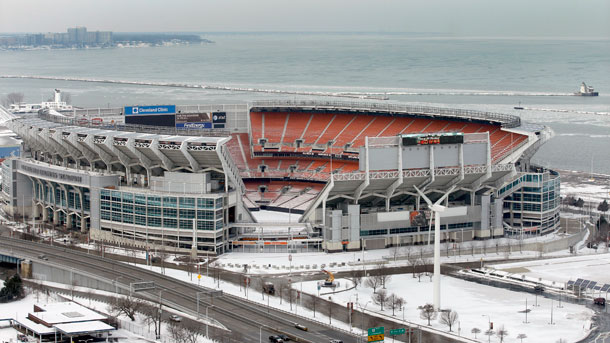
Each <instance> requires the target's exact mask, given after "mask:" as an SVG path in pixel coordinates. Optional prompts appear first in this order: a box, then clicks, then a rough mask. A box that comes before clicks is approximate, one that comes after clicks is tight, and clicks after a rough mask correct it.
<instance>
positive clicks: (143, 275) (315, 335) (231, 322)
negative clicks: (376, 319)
mask: <svg viewBox="0 0 610 343" xmlns="http://www.w3.org/2000/svg"><path fill="white" fill-rule="evenodd" d="M0 247H3V248H4V249H3V250H5V251H7V252H10V251H11V249H12V251H15V252H17V253H19V254H20V255H21V256H24V257H29V258H31V259H36V258H37V256H38V255H39V254H41V253H44V254H45V255H47V257H48V258H49V260H48V261H46V262H49V263H57V264H60V265H66V266H69V267H71V268H74V269H76V270H83V271H86V272H89V273H95V274H97V275H100V276H102V277H105V278H107V279H111V280H115V279H116V280H117V282H119V283H120V284H123V285H128V284H129V282H134V281H154V282H155V284H156V285H158V287H159V288H158V289H162V290H163V291H162V298H163V300H164V301H170V302H173V303H176V304H179V305H180V306H184V307H186V308H188V309H191V310H192V311H196V306H197V305H196V293H197V292H202V291H203V292H210V291H213V290H212V289H208V288H204V287H197V286H196V285H192V284H189V283H186V282H183V281H179V280H176V279H173V278H170V277H167V276H164V275H161V274H158V273H155V272H151V271H148V270H145V269H142V268H139V267H135V266H129V265H126V264H124V263H120V262H116V261H113V260H110V259H105V258H100V257H97V256H94V255H87V254H85V253H80V252H75V251H72V250H70V249H66V248H63V247H55V246H49V245H46V244H41V243H34V242H29V241H23V240H18V239H10V238H3V239H2V241H0ZM158 294H159V291H158V290H155V291H152V292H149V295H150V296H152V297H155V296H157V297H158ZM212 301H213V302H214V306H213V307H212V306H211V305H212ZM206 306H210V308H209V310H210V316H211V317H213V318H215V319H217V320H219V321H220V322H221V323H223V325H225V326H227V327H229V328H230V329H231V330H233V331H235V332H238V333H239V334H241V335H243V336H244V339H245V341H247V342H256V341H258V340H259V328H260V327H261V326H263V336H264V337H263V338H264V339H265V340H266V337H268V336H269V335H270V334H272V332H273V331H277V332H282V333H286V334H288V335H290V336H294V337H296V338H298V339H299V340H300V341H309V342H327V341H329V340H330V339H331V338H338V339H342V340H343V341H344V342H346V343H347V342H355V341H356V337H355V336H353V335H349V334H348V333H344V332H342V331H338V330H335V329H333V328H330V327H327V326H324V325H320V324H318V323H315V322H311V321H308V320H304V319H301V318H298V317H295V316H293V315H291V314H288V313H285V312H281V311H277V310H275V309H269V313H267V310H268V309H267V308H266V307H264V306H260V305H255V304H250V303H247V302H245V301H244V300H243V299H240V298H237V297H234V296H231V295H228V294H225V295H224V296H223V297H221V298H217V299H214V300H210V299H208V298H207V297H205V296H202V300H201V301H200V311H202V312H205V307H206ZM296 322H298V323H302V324H304V325H306V326H307V327H308V328H309V332H304V331H301V330H298V329H296V328H295V327H294V323H296Z"/></svg>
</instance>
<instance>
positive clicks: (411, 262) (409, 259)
mask: <svg viewBox="0 0 610 343" xmlns="http://www.w3.org/2000/svg"><path fill="white" fill-rule="evenodd" d="M417 261H419V257H417V255H407V262H408V263H409V265H410V266H411V267H412V270H413V278H416V277H417V276H416V275H415V272H416V269H417Z"/></svg>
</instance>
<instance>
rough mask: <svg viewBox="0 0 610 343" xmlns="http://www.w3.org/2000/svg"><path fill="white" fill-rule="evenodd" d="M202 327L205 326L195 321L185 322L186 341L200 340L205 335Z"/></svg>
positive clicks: (193, 342) (191, 342)
mask: <svg viewBox="0 0 610 343" xmlns="http://www.w3.org/2000/svg"><path fill="white" fill-rule="evenodd" d="M202 327H203V326H201V325H199V324H198V323H194V322H190V324H184V341H185V342H186V343H197V342H199V339H200V338H201V337H203V331H201V329H202ZM178 342H180V341H178Z"/></svg>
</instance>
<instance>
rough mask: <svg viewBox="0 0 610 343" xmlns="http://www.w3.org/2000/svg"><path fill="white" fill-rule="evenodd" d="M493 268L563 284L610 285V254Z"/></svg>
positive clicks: (503, 265) (507, 264)
mask: <svg viewBox="0 0 610 343" xmlns="http://www.w3.org/2000/svg"><path fill="white" fill-rule="evenodd" d="M488 267H490V266H488ZM492 267H493V268H495V269H499V270H504V271H508V272H514V273H519V274H524V275H526V276H531V277H536V278H542V279H545V280H550V281H555V282H561V283H566V282H568V281H569V280H573V281H575V280H576V279H578V278H580V279H586V280H593V281H597V282H598V283H602V284H604V283H608V284H610V254H608V253H604V254H593V255H583V256H572V257H563V258H556V259H545V260H536V261H527V262H516V263H503V264H496V265H493V266H492Z"/></svg>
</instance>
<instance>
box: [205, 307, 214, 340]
mask: <svg viewBox="0 0 610 343" xmlns="http://www.w3.org/2000/svg"><path fill="white" fill-rule="evenodd" d="M213 306H214V305H208V306H206V307H205V337H208V338H209V337H210V335H209V334H208V322H209V321H210V317H208V308H210V307H213Z"/></svg>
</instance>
